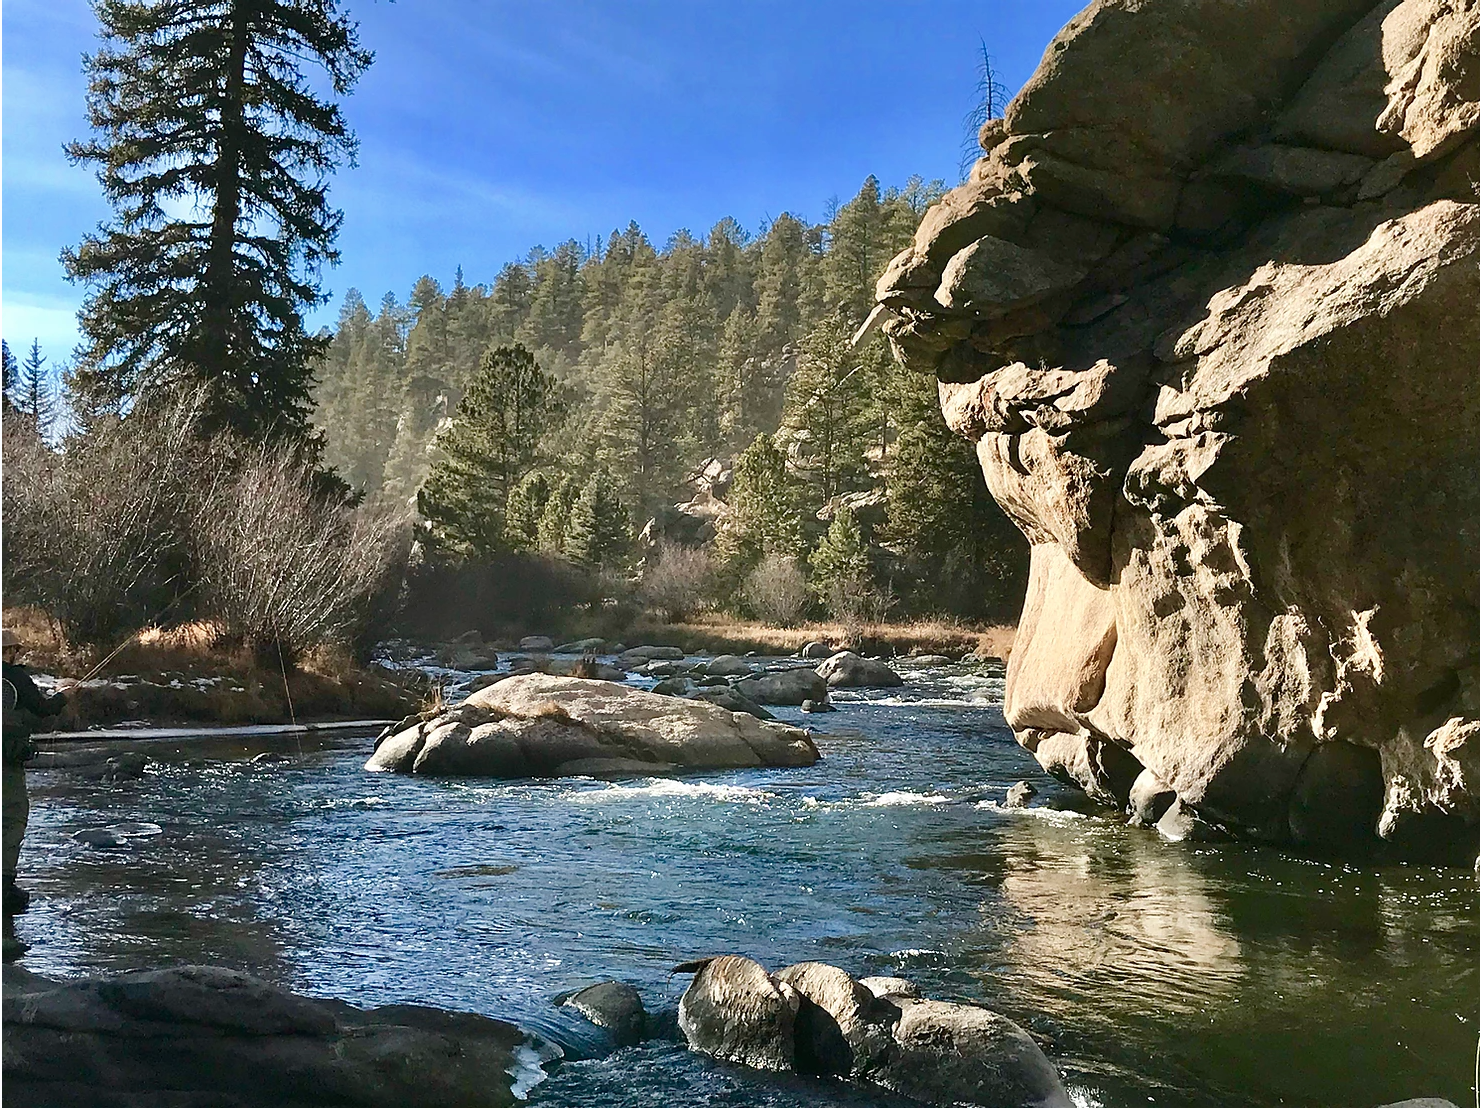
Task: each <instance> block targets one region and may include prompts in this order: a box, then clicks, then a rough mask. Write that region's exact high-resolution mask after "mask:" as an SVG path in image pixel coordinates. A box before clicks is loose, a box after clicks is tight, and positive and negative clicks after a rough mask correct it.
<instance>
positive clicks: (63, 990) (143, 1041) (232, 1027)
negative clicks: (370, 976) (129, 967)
mask: <svg viewBox="0 0 1480 1108" xmlns="http://www.w3.org/2000/svg"><path fill="white" fill-rule="evenodd" d="M3 1009H4V1010H3V1018H4V1023H5V1048H6V1050H5V1092H6V1097H7V1099H11V1098H14V1100H15V1102H16V1103H18V1104H61V1103H65V1104H67V1105H69V1106H74V1108H105V1106H106V1108H116V1106H118V1105H160V1104H166V1103H168V1104H178V1105H204V1104H228V1103H229V1104H232V1105H238V1106H241V1108H269V1106H272V1108H278V1106H284V1108H309V1106H310V1105H316V1104H325V1103H333V1104H341V1105H345V1106H351V1108H356V1106H365V1108H391V1106H393V1105H404V1106H406V1108H454V1106H462V1105H467V1104H487V1105H499V1106H503V1105H512V1104H513V1103H515V1097H514V1091H513V1086H514V1077H513V1076H512V1075H513V1073H514V1072H516V1071H518V1070H519V1069H520V1068H521V1061H520V1057H519V1055H520V1054H521V1053H522V1052H523V1051H522V1048H524V1047H525V1046H526V1045H527V1043H528V1042H529V1040H528V1039H527V1038H526V1036H525V1035H524V1033H523V1032H521V1031H520V1030H519V1028H517V1027H515V1026H513V1025H512V1024H508V1023H504V1022H502V1021H500V1020H493V1019H487V1018H485V1017H483V1016H475V1015H469V1014H464V1013H455V1012H441V1011H438V1010H436V1009H432V1008H420V1007H416V1006H412V1005H393V1006H390V1007H386V1008H377V1009H371V1010H369V1011H364V1010H361V1009H358V1008H353V1007H351V1006H350V1005H348V1004H344V1003H342V1002H339V1001H331V1000H314V999H310V998H308V997H300V996H295V995H293V994H292V993H288V992H285V991H283V990H281V989H278V988H276V987H274V986H272V985H268V984H266V983H265V982H262V981H258V980H256V979H254V978H251V977H249V976H247V975H245V974H242V973H238V972H236V971H234V970H226V969H220V968H217V967H210V966H185V967H177V968H172V969H168V970H155V971H149V972H144V973H130V974H124V975H122V976H119V977H112V978H84V979H80V980H70V981H65V982H63V981H50V980H48V979H46V978H42V977H39V976H37V975H35V974H29V973H24V972H20V973H18V972H16V971H15V970H14V968H13V967H10V966H7V967H5V971H4V1001H3ZM544 1056H545V1057H547V1058H548V1057H550V1056H551V1053H550V1052H546V1053H545V1055H544Z"/></svg>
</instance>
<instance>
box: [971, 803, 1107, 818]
mask: <svg viewBox="0 0 1480 1108" xmlns="http://www.w3.org/2000/svg"><path fill="white" fill-rule="evenodd" d="M975 806H976V807H978V808H981V809H983V810H984V811H988V812H1001V813H1002V814H1003V815H1004V816H1027V817H1028V818H1029V819H1041V820H1045V821H1047V822H1048V823H1073V822H1074V821H1075V820H1080V819H1089V818H1090V817H1089V816H1087V815H1085V814H1084V813H1083V812H1070V811H1061V810H1060V809H1058V808H1006V807H1003V806H1002V805H1001V804H999V803H997V801H995V800H982V801H978V802H977V804H976V805H975Z"/></svg>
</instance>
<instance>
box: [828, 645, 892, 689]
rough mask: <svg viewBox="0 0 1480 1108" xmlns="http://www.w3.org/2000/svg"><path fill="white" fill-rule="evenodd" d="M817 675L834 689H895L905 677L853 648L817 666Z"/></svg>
mask: <svg viewBox="0 0 1480 1108" xmlns="http://www.w3.org/2000/svg"><path fill="white" fill-rule="evenodd" d="M817 676H819V677H821V678H822V679H823V680H824V681H826V682H827V684H828V687H829V688H833V689H894V688H898V687H899V686H900V685H903V684H904V678H903V677H901V676H900V675H899V674H897V673H895V672H894V670H892V669H890V668H889V667H888V666H886V665H885V664H884V663H883V662H880V661H878V660H877V659H874V658H860V657H859V656H858V655H857V654H855V653H853V651H851V650H843V651H839V652H838V653H837V654H834V655H833V656H832V657H831V658H829V659H828V660H827V661H825V662H823V663H822V664H821V665H820V666H818V667H817Z"/></svg>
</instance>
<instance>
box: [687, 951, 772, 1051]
mask: <svg viewBox="0 0 1480 1108" xmlns="http://www.w3.org/2000/svg"><path fill="white" fill-rule="evenodd" d="M689 965H690V966H693V964H692V963H691V964H689ZM694 968H697V972H694V969H693V968H691V969H689V971H688V972H694V980H693V981H691V982H690V983H689V987H688V988H687V989H685V990H684V994H683V997H682V999H680V1000H679V1002H678V1026H679V1030H681V1031H682V1032H683V1034H684V1038H685V1039H687V1040H688V1043H689V1046H690V1047H691V1048H693V1049H694V1050H697V1051H699V1052H700V1053H703V1054H708V1055H711V1056H712V1057H715V1058H722V1059H724V1060H725V1061H727V1062H738V1063H740V1064H741V1065H744V1066H751V1067H752V1068H754V1069H761V1070H789V1069H791V1068H792V1063H793V1059H794V1057H795V1054H796V1045H795V1035H796V1018H797V1009H798V1008H800V1007H801V997H800V996H799V995H798V993H797V991H796V990H795V989H793V988H792V987H791V986H790V985H786V984H782V983H781V982H779V981H777V980H776V979H775V978H774V977H772V976H771V975H770V974H769V973H767V972H766V970H765V968H764V967H763V966H761V965H760V963H758V962H753V961H751V960H750V959H749V958H742V957H740V956H739V955H736V954H726V955H724V956H723V957H719V958H714V959H711V960H709V961H707V962H703V963H701V964H698V965H697V966H696V967H694ZM684 969H685V967H682V966H681V967H679V971H683V970H684Z"/></svg>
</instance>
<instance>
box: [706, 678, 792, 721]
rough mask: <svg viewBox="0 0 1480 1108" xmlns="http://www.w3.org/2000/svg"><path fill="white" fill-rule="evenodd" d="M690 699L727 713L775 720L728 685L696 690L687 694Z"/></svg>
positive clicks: (752, 701)
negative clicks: (711, 705)
mask: <svg viewBox="0 0 1480 1108" xmlns="http://www.w3.org/2000/svg"><path fill="white" fill-rule="evenodd" d="M689 697H690V699H693V700H703V701H706V702H707V703H709V704H714V705H717V706H718V707H721V708H723V709H725V711H727V712H744V713H746V714H747V715H752V716H755V718H756V719H775V718H776V717H775V716H773V715H772V714H771V713H770V712H768V711H766V710H765V709H764V708H762V707H761V706H760V705H759V704H757V703H756V702H755V701H754V700H749V699H747V698H745V697H743V696H741V695H740V694H739V693H737V692H736V691H735V690H734V689H732V688H730V687H729V686H728V685H722V686H711V687H708V688H698V689H695V690H694V691H693V692H691V693H689Z"/></svg>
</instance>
